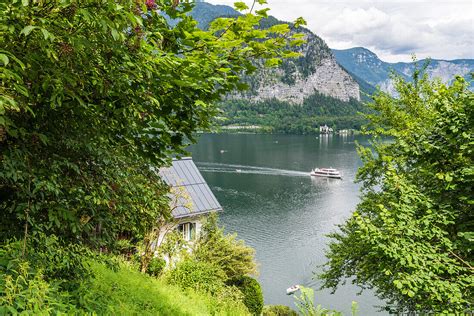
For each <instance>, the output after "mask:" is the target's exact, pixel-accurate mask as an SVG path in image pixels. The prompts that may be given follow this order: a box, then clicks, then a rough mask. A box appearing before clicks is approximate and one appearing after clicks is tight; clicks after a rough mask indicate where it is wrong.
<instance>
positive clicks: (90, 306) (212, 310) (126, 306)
mask: <svg viewBox="0 0 474 316" xmlns="http://www.w3.org/2000/svg"><path fill="white" fill-rule="evenodd" d="M91 268H92V270H93V273H94V276H95V277H94V278H93V279H92V280H91V281H90V282H89V284H87V285H84V288H83V289H82V290H81V292H82V293H84V294H83V297H82V298H81V300H82V301H83V306H86V309H87V310H88V311H90V312H95V313H97V314H99V315H104V314H106V315H248V311H247V310H246V308H245V307H244V306H243V305H242V304H240V303H236V302H222V301H221V300H219V299H218V298H215V297H212V296H210V295H207V294H202V293H196V292H193V291H183V290H182V289H180V288H178V287H175V286H171V285H169V284H166V283H165V282H164V281H163V280H160V279H156V278H154V277H150V276H148V275H144V274H142V273H139V272H137V271H134V270H132V269H131V268H130V267H128V266H127V265H126V264H119V266H118V269H114V270H115V271H114V270H112V269H110V268H108V267H107V266H106V265H105V264H102V263H97V262H94V263H93V264H92V267H91Z"/></svg>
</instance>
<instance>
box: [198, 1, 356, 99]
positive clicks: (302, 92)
mask: <svg viewBox="0 0 474 316" xmlns="http://www.w3.org/2000/svg"><path fill="white" fill-rule="evenodd" d="M237 15H239V13H238V12H237V11H235V10H234V9H232V8H231V7H229V6H225V5H212V4H209V3H206V2H197V3H196V5H195V7H194V9H193V11H192V12H191V16H193V18H194V19H195V20H196V21H198V23H199V26H200V27H202V28H206V27H207V25H208V24H209V23H210V22H211V21H212V20H214V19H215V18H217V17H220V16H237ZM278 23H286V22H282V21H279V20H277V19H276V18H274V17H269V18H267V19H265V20H263V21H262V22H261V26H262V27H270V26H272V25H274V24H278ZM297 31H298V32H300V33H304V35H305V39H306V41H307V42H306V43H305V44H303V45H302V46H300V47H296V48H294V50H295V51H298V52H300V53H301V56H300V57H298V58H294V59H286V60H284V61H283V63H282V65H280V66H279V67H278V68H265V67H263V66H261V67H260V66H259V67H258V70H257V71H256V73H254V74H253V75H251V76H248V77H246V78H244V81H245V82H246V83H247V84H248V85H249V87H250V89H249V90H248V91H246V92H244V93H238V94H234V95H231V96H229V97H230V98H232V99H246V100H251V101H254V102H258V101H264V100H270V99H276V100H278V101H283V102H288V103H290V104H297V105H301V104H303V101H304V99H305V98H308V97H310V96H311V95H313V94H314V93H320V94H323V95H326V96H329V97H333V98H336V99H338V100H342V101H349V100H351V99H355V100H360V89H359V84H358V83H357V81H356V80H355V79H354V78H352V76H351V75H350V74H349V73H348V72H347V71H345V70H344V69H343V68H342V67H341V66H340V65H339V64H338V63H337V61H336V58H335V57H334V55H333V53H332V52H331V49H330V48H329V47H328V46H327V44H326V43H325V42H324V41H323V40H322V39H321V38H320V37H318V36H317V35H315V34H313V33H312V32H311V31H310V30H308V29H306V28H299V29H298V30H297ZM256 63H257V66H258V61H256Z"/></svg>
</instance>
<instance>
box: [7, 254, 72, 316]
mask: <svg viewBox="0 0 474 316" xmlns="http://www.w3.org/2000/svg"><path fill="white" fill-rule="evenodd" d="M0 259H1V260H3V259H5V257H0ZM75 309H76V308H75V306H74V305H72V304H70V303H69V296H68V295H67V293H65V292H60V290H59V288H58V287H57V286H56V285H55V284H54V283H49V282H48V281H46V280H45V279H44V277H43V273H42V271H41V270H38V271H35V270H34V269H32V268H31V266H30V264H29V263H28V262H26V261H23V262H20V263H18V264H17V265H16V267H15V270H13V269H12V270H9V271H6V270H5V269H3V268H2V269H0V315H16V314H26V315H29V314H32V315H39V314H41V315H44V314H46V315H47V314H50V313H52V312H53V311H54V312H55V313H61V312H63V313H67V314H74V311H75Z"/></svg>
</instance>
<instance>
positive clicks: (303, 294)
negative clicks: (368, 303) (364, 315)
mask: <svg viewBox="0 0 474 316" xmlns="http://www.w3.org/2000/svg"><path fill="white" fill-rule="evenodd" d="M295 300H296V302H295V304H296V307H298V310H299V312H300V314H301V315H303V316H343V314H342V313H341V312H338V311H335V310H330V309H327V308H324V307H322V306H321V305H317V306H315V303H314V291H313V289H311V288H307V287H303V286H302V287H301V290H300V295H299V296H295ZM357 313H358V305H357V303H356V302H354V301H353V302H352V306H351V316H356V315H357Z"/></svg>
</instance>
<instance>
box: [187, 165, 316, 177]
mask: <svg viewBox="0 0 474 316" xmlns="http://www.w3.org/2000/svg"><path fill="white" fill-rule="evenodd" d="M196 165H197V167H198V169H199V171H201V172H218V173H239V174H262V175H269V176H288V177H308V176H309V173H308V172H302V171H296V170H285V169H275V168H266V167H254V166H244V165H232V164H223V163H217V162H196Z"/></svg>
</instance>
